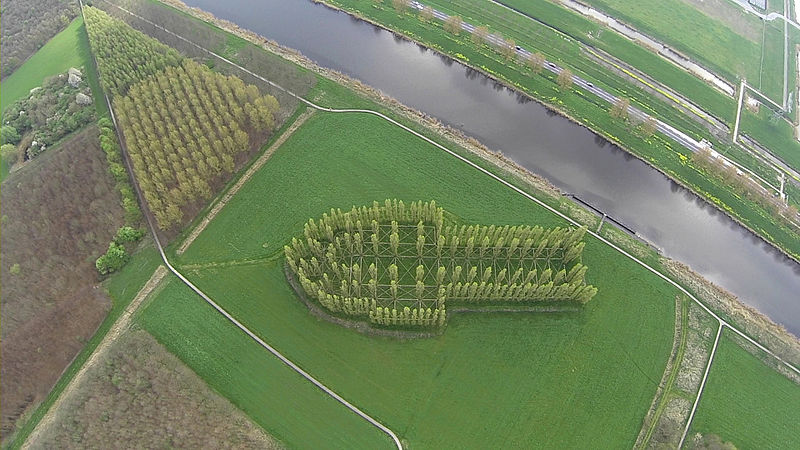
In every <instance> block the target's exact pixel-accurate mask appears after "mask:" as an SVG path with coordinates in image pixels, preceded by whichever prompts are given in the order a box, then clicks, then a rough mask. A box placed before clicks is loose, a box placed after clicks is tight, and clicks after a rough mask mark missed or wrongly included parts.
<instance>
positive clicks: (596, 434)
mask: <svg viewBox="0 0 800 450" xmlns="http://www.w3.org/2000/svg"><path fill="white" fill-rule="evenodd" d="M265 193H269V194H268V195H265ZM388 196H397V197H398V198H402V199H406V200H411V199H417V198H434V199H436V200H437V204H439V205H441V206H443V207H445V208H446V209H447V210H448V211H449V212H451V213H453V214H455V215H456V216H457V217H459V218H461V219H463V220H465V221H472V222H477V223H481V222H491V223H497V224H520V223H526V224H537V225H542V226H554V225H564V222H563V221H562V220H561V219H559V218H558V217H557V216H555V215H553V214H552V213H549V212H547V211H546V210H544V209H543V208H541V207H539V206H537V205H536V204H534V203H532V202H531V201H530V200H527V199H525V198H524V197H522V196H520V195H518V194H515V193H513V191H510V190H509V189H508V188H507V187H505V186H503V185H501V184H500V183H498V182H496V181H494V180H492V179H491V178H489V177H487V176H485V175H483V174H481V173H479V172H477V171H476V170H474V169H473V168H470V167H469V166H467V165H465V164H463V163H462V162H460V161H458V160H456V159H455V158H453V157H451V156H449V155H447V154H446V153H444V152H441V151H440V150H437V149H435V148H433V147H432V146H430V145H428V144H426V143H424V142H423V141H421V140H419V139H418V138H416V137H414V136H412V135H410V134H408V133H406V132H404V131H402V130H400V129H398V128H396V127H394V126H392V125H390V124H388V123H386V122H384V121H382V120H380V119H379V118H376V117H373V116H367V115H359V114H347V115H333V114H326V113H318V114H316V115H314V116H312V118H310V119H309V120H308V122H307V123H306V124H305V125H304V126H303V127H301V128H300V129H299V130H297V131H296V132H295V134H294V135H292V137H291V138H289V140H288V141H287V142H286V143H285V144H284V145H283V146H282V147H281V148H280V149H278V151H276V153H275V154H274V155H273V156H272V158H271V160H270V161H269V163H268V164H266V165H265V166H264V167H263V168H262V169H261V170H260V171H259V172H257V173H256V174H255V175H254V176H253V178H252V179H251V180H250V181H249V182H248V183H247V184H246V185H245V186H244V187H243V188H242V189H241V190H240V191H239V192H238V193H237V194H236V195H235V196H234V197H233V198H232V199H231V201H230V202H229V203H228V205H227V206H226V207H225V208H224V209H223V210H222V211H221V212H220V213H219V215H218V216H217V217H216V219H215V220H214V221H213V222H212V223H211V224H210V225H209V226H208V227H207V228H206V230H205V231H204V232H203V233H202V234H201V235H200V236H199V237H198V239H197V240H196V241H195V242H194V244H192V246H191V247H190V248H189V249H188V250H187V251H186V253H184V255H183V257H182V258H181V259H180V261H181V262H182V263H184V266H185V269H184V271H185V272H186V273H187V275H188V276H189V277H190V278H192V279H193V280H194V281H195V282H197V283H198V284H199V286H200V287H201V288H202V289H204V290H206V291H207V292H208V293H209V295H211V296H212V297H213V298H214V299H215V300H216V301H218V302H220V303H221V305H222V306H223V307H224V308H226V309H228V310H229V311H230V312H231V313H232V314H233V315H234V316H235V317H237V318H238V319H240V320H242V321H243V322H244V323H245V325H246V326H248V327H249V328H251V329H252V330H253V331H254V332H256V333H258V334H260V335H261V336H262V337H263V338H264V339H265V340H267V341H268V342H270V343H271V344H273V345H274V346H275V347H276V348H277V349H278V350H279V351H281V352H284V353H285V354H286V355H287V356H288V357H289V358H292V359H293V360H295V361H296V362H297V363H298V364H299V365H300V366H301V367H303V368H304V369H306V370H308V371H309V372H310V373H311V374H312V375H314V376H317V377H318V378H319V379H321V380H323V381H324V382H325V383H326V384H328V385H329V386H330V387H331V388H333V389H334V390H335V391H337V392H338V393H339V394H341V395H343V396H344V397H345V398H347V399H348V400H350V401H352V402H353V403H354V404H356V405H358V406H359V407H361V408H362V409H364V410H365V411H366V412H367V413H369V414H372V415H374V416H375V417H376V418H377V419H379V420H381V421H382V422H383V423H384V424H386V425H387V426H389V427H390V428H392V429H393V430H394V431H396V432H398V433H399V434H400V435H401V436H402V438H403V439H406V440H407V442H408V443H409V445H410V446H418V447H421V446H424V447H430V448H438V447H442V446H448V447H464V446H471V447H483V448H490V447H498V446H526V445H531V443H534V442H547V443H549V444H550V445H554V446H559V447H564V446H566V447H575V446H581V445H583V446H585V445H586V444H587V443H590V442H591V443H592V445H600V446H609V447H619V446H630V445H632V444H633V442H634V441H635V439H636V435H637V433H638V431H639V428H640V426H641V421H642V418H643V417H644V415H645V413H646V412H647V409H648V406H649V405H650V402H651V400H652V396H653V393H654V392H655V389H656V385H657V384H658V382H659V379H660V378H661V373H662V372H663V370H664V365H665V363H666V360H667V358H668V355H669V352H670V347H671V342H672V331H673V323H672V322H673V320H674V302H673V301H672V299H673V298H674V296H675V295H676V290H675V289H673V288H672V287H670V286H669V285H667V284H666V283H663V282H661V281H659V280H658V279H657V278H655V277H653V276H652V275H650V274H648V273H647V272H646V271H645V270H644V269H642V268H641V267H639V266H636V265H635V264H634V263H633V262H632V261H630V260H628V259H627V258H624V257H623V256H622V255H620V254H618V253H616V252H615V251H613V250H611V249H610V248H609V247H607V246H605V245H602V244H600V243H599V242H597V241H595V240H593V239H589V243H588V245H587V249H586V251H585V252H584V258H583V261H584V263H585V264H587V265H588V266H589V268H590V269H589V274H588V276H587V282H590V283H592V284H594V285H595V286H597V287H598V288H599V289H600V293H599V294H598V295H597V296H596V297H595V298H594V299H593V300H592V302H590V304H589V305H588V306H587V307H586V309H585V310H584V311H581V312H577V313H566V314H565V313H560V314H535V313H534V314H493V315H485V314H462V315H455V316H453V318H452V320H451V321H450V324H449V325H448V328H447V329H446V331H445V332H444V334H443V335H442V336H440V337H437V338H433V339H422V340H414V341H406V342H402V341H397V340H392V339H382V338H376V337H368V336H364V335H361V334H358V333H356V332H354V331H352V330H348V329H345V328H342V327H340V326H338V325H334V324H331V323H328V322H321V321H319V320H318V319H316V318H314V317H313V316H312V315H310V314H309V312H308V310H307V309H306V308H305V306H304V305H303V304H302V303H301V302H300V301H299V300H298V299H297V298H296V297H295V295H294V293H293V291H292V290H291V288H290V287H289V286H288V284H287V282H286V280H285V276H284V273H283V267H282V257H281V248H282V246H283V245H284V244H285V242H286V241H287V240H289V239H291V237H292V236H294V235H296V234H297V233H300V232H301V230H302V225H303V223H304V222H305V221H306V220H307V219H308V217H315V216H319V215H320V214H321V213H322V212H324V211H326V210H327V209H328V208H330V207H331V206H333V207H349V206H351V205H354V204H355V205H360V204H365V203H368V202H371V201H372V200H374V199H376V198H386V197H388ZM287 205H291V206H290V207H287ZM243 258H248V259H250V258H253V259H263V258H265V259H263V260H260V261H256V262H254V263H239V262H237V261H230V260H239V259H243ZM226 262H229V263H232V264H225V263H226ZM188 264H191V266H189V265H188ZM181 291H185V288H182V287H174V286H171V287H169V288H168V289H165V291H164V292H163V293H162V294H161V295H159V296H158V297H157V298H156V299H154V301H153V303H152V304H151V306H150V307H148V308H147V310H145V311H144V313H143V315H142V317H141V323H142V324H143V326H144V327H145V328H146V329H147V330H148V331H150V332H151V333H152V334H153V335H154V336H156V338H157V339H158V340H159V341H160V342H162V343H164V344H165V345H166V346H167V347H168V348H169V349H170V350H171V351H173V352H175V353H176V354H177V355H178V356H179V357H180V358H181V359H183V360H184V361H185V362H187V363H188V364H189V366H190V367H192V368H193V370H195V371H197V372H198V373H199V374H201V376H203V377H204V378H206V380H207V381H208V382H209V384H210V385H211V386H212V387H214V388H215V389H217V390H219V391H220V392H223V393H224V394H225V395H226V396H228V397H229V398H231V400H232V401H233V402H234V403H235V404H237V405H238V406H239V407H241V408H242V409H243V410H245V411H246V412H247V413H248V414H250V415H251V417H253V418H254V419H255V420H256V421H257V422H258V423H260V424H261V425H263V426H264V427H265V428H266V429H267V430H268V431H269V432H270V433H271V434H272V435H274V436H276V437H278V438H279V439H281V440H283V441H284V442H286V443H287V444H288V445H290V446H298V447H313V446H315V444H316V443H317V441H316V440H317V439H319V437H318V435H317V434H316V433H320V434H321V435H322V434H326V433H331V434H332V436H334V437H336V438H335V439H339V437H338V436H342V439H344V438H345V437H346V439H347V440H348V447H351V448H353V447H366V446H370V445H374V444H369V443H368V444H364V443H363V441H361V442H359V441H357V439H362V438H363V437H361V435H363V434H365V432H364V431H362V430H364V428H363V427H361V426H360V425H358V427H356V424H351V425H347V426H346V427H343V426H342V425H340V423H341V422H340V420H341V419H336V420H331V421H329V420H328V419H327V418H326V419H322V417H324V414H325V413H324V412H325V411H326V410H325V409H324V408H326V407H325V405H324V401H325V400H324V399H323V398H318V397H319V396H318V395H317V396H314V397H312V398H310V399H308V400H304V401H307V402H309V403H306V405H308V406H302V405H301V404H299V403H296V402H295V401H290V399H287V398H286V397H285V395H286V394H285V393H286V392H291V390H292V389H293V387H292V386H294V385H293V384H283V383H289V381H290V380H291V378H289V379H286V381H283V380H284V379H283V378H282V379H281V380H282V381H281V382H279V383H276V384H273V383H271V382H269V380H270V378H271V374H272V373H273V371H274V370H277V369H269V371H268V368H267V367H266V366H269V365H272V364H278V363H277V362H274V359H273V358H272V357H271V356H269V355H267V354H266V353H265V352H264V351H263V350H260V349H259V348H258V346H257V345H256V344H255V343H252V342H249V341H247V340H246V338H244V337H243V336H242V335H241V333H239V332H238V331H236V330H235V329H234V328H233V327H232V326H230V325H224V324H223V323H220V321H222V320H223V319H221V318H219V316H218V315H217V314H215V313H213V312H212V311H211V310H210V309H209V308H208V307H207V306H206V305H205V304H204V303H203V302H202V301H201V300H200V299H198V298H197V297H196V296H191V295H188V293H184V294H182V293H181ZM634 323H635V324H636V326H631V324H634ZM234 342H241V343H240V344H236V345H235V346H233V345H234V344H233V343H234ZM232 349H233V350H232ZM509 361H514V364H509ZM295 377H296V378H299V377H297V376H296V375H295ZM287 386H289V387H287ZM270 399H272V400H270ZM273 401H274V402H275V403H272V402H273ZM312 401H313V402H312ZM264 402H269V403H268V404H266V405H265V403H264ZM318 404H320V406H316V405H318ZM272 405H276V406H275V408H277V409H274V410H270V408H271V407H272ZM277 405H281V406H280V407H279V406H277ZM306 407H307V408H308V409H303V410H302V411H301V412H297V411H293V412H291V413H288V412H287V413H286V414H284V413H283V412H284V411H287V408H288V409H289V411H292V410H293V409H295V408H306ZM346 414H349V413H347V412H346ZM309 424H313V427H309ZM490 430H491V431H490ZM566 430H570V431H566Z"/></svg>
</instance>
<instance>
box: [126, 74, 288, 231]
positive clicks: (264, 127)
mask: <svg viewBox="0 0 800 450" xmlns="http://www.w3.org/2000/svg"><path fill="white" fill-rule="evenodd" d="M114 109H115V110H116V111H118V114H119V121H120V126H121V127H122V129H123V130H124V133H125V140H126V142H127V144H128V150H129V151H130V154H131V159H132V161H133V169H134V174H135V175H136V178H137V179H138V180H139V183H140V185H141V187H142V190H143V191H144V195H145V198H146V200H147V203H148V205H150V209H151V210H152V211H153V214H154V215H155V216H156V219H157V220H158V223H159V226H161V228H165V229H167V228H171V227H173V226H175V225H177V224H179V223H181V221H182V219H183V211H182V210H183V209H184V207H185V206H187V205H189V204H192V203H194V202H196V201H197V200H198V199H202V200H208V199H209V198H211V195H212V191H213V190H212V186H215V187H217V186H219V185H221V184H222V183H224V181H226V180H227V178H228V177H229V176H230V175H231V174H232V173H233V172H234V170H235V168H236V162H237V161H236V159H237V158H236V157H237V155H239V154H246V153H247V152H248V151H249V150H252V148H253V147H256V146H258V145H259V144H260V143H261V142H262V141H263V138H264V137H265V136H266V135H267V133H269V132H270V131H271V130H272V127H273V126H274V123H275V120H274V118H273V113H275V112H277V110H278V102H277V100H275V98H274V97H270V96H261V94H260V93H259V91H258V88H256V87H255V86H253V85H250V86H245V84H244V82H242V80H240V79H238V78H236V77H226V76H224V75H220V74H218V73H215V72H212V71H211V70H209V69H208V68H206V67H205V66H200V65H198V64H197V63H195V62H193V61H191V60H185V61H184V62H183V64H182V66H181V67H170V68H167V69H166V70H165V71H164V72H162V73H159V74H157V75H155V76H153V77H150V78H148V79H146V80H144V81H142V82H140V83H137V84H136V85H134V86H132V87H131V89H130V92H129V94H128V95H127V96H126V97H123V98H118V99H116V100H115V101H114ZM245 130H247V131H245ZM248 132H249V133H248ZM250 136H253V139H250ZM243 159H245V158H239V160H240V161H239V162H241V160H243Z"/></svg>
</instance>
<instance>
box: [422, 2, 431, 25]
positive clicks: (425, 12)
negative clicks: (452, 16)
mask: <svg viewBox="0 0 800 450" xmlns="http://www.w3.org/2000/svg"><path fill="white" fill-rule="evenodd" d="M419 20H421V21H423V22H430V21H432V20H433V8H431V7H430V6H426V7H424V8H422V11H420V13H419Z"/></svg>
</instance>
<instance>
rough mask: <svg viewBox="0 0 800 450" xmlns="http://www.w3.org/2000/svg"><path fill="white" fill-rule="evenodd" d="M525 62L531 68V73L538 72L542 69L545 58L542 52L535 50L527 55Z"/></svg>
mask: <svg viewBox="0 0 800 450" xmlns="http://www.w3.org/2000/svg"><path fill="white" fill-rule="evenodd" d="M525 62H526V63H527V65H528V67H530V68H531V71H533V73H540V72H541V71H542V69H544V63H545V58H544V55H543V54H541V53H539V52H536V53H531V54H530V55H528V58H527V60H526V61H525Z"/></svg>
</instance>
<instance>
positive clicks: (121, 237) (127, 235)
mask: <svg viewBox="0 0 800 450" xmlns="http://www.w3.org/2000/svg"><path fill="white" fill-rule="evenodd" d="M142 236H144V231H143V230H139V229H136V228H133V227H129V226H124V227H120V229H119V230H117V236H116V237H115V238H114V242H116V243H117V244H119V245H122V244H126V243H128V242H136V241H138V240H139V239H141V238H142Z"/></svg>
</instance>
